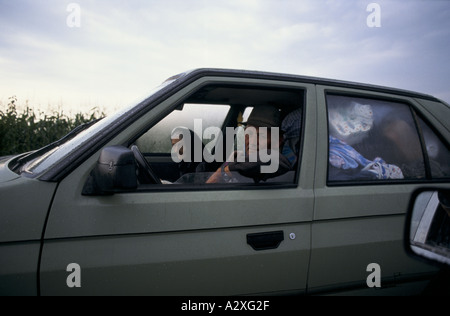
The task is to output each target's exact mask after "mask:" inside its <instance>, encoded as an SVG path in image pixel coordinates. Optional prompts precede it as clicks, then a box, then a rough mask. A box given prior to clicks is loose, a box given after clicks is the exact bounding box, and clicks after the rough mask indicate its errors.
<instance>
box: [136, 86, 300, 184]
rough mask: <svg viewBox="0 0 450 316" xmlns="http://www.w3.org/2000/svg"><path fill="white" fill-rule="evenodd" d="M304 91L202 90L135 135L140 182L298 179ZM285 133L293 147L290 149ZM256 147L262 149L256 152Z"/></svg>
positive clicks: (252, 182)
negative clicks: (286, 130) (285, 122)
mask: <svg viewBox="0 0 450 316" xmlns="http://www.w3.org/2000/svg"><path fill="white" fill-rule="evenodd" d="M208 96H209V97H208ZM303 97H304V93H303V91H297V90H293V91H285V90H280V91H279V90H267V89H263V88H259V89H256V88H242V87H221V86H219V87H215V86H213V87H207V88H204V91H202V90H200V91H199V92H198V93H197V94H194V95H193V96H191V97H190V98H189V99H187V100H186V101H185V103H183V104H182V105H180V106H178V107H177V108H176V109H174V110H173V111H172V112H171V113H170V114H168V115H167V116H165V117H164V118H162V119H161V120H160V121H159V122H158V123H157V124H155V125H154V126H152V127H151V128H149V129H148V130H147V131H146V132H145V133H143V134H142V135H140V136H139V137H138V138H137V139H136V140H134V142H133V144H132V145H133V148H134V150H135V151H136V148H137V150H138V152H139V154H138V155H137V156H139V157H140V159H139V160H140V163H138V179H139V182H140V185H152V184H153V185H154V183H155V182H156V183H158V184H159V183H160V182H161V183H162V184H163V185H181V184H184V185H192V184H197V185H210V184H237V183H241V184H247V185H248V184H250V185H254V184H255V183H257V184H259V183H266V182H268V183H273V182H275V183H280V182H281V183H291V184H292V183H294V179H295V174H296V170H295V169H296V166H297V165H298V164H297V161H298V159H296V158H298V156H299V152H298V150H299V143H300V128H301V127H300V125H301V104H302V101H303ZM200 99H201V100H200ZM271 99H274V100H275V99H277V100H281V101H282V102H279V103H278V104H274V102H271ZM199 101H201V102H199ZM221 101H223V102H221ZM226 101H234V102H229V103H228V102H226ZM283 101H284V102H283ZM293 112H294V114H295V115H289V114H291V113H293ZM287 116H289V124H287V125H286V124H285V125H286V126H288V128H289V133H286V134H285V133H284V131H282V122H283V120H284V119H285V118H286V117H287ZM297 125H298V126H297ZM297 134H298V135H297ZM284 135H288V136H289V137H290V141H289V145H292V146H291V148H294V149H293V150H290V151H289V150H286V148H287V147H289V146H284V145H285V142H284V141H283V136H284ZM295 142H296V143H297V144H295ZM286 144H288V142H286ZM294 150H295V151H297V152H294ZM252 151H253V152H256V153H257V154H255V155H254V156H251V154H250V153H251V152H252ZM261 152H265V153H266V155H265V156H263V155H262V154H261ZM286 152H287V155H288V156H287V157H285V156H284V154H285V153H286ZM135 154H136V153H135ZM266 158H267V159H266ZM264 159H266V160H264ZM272 169H273V170H272ZM139 174H141V176H139ZM143 174H151V176H150V177H145V176H142V175H143ZM146 178H147V180H148V179H149V178H152V179H153V181H147V180H146ZM155 179H156V180H158V179H160V180H161V181H159V180H158V181H155Z"/></svg>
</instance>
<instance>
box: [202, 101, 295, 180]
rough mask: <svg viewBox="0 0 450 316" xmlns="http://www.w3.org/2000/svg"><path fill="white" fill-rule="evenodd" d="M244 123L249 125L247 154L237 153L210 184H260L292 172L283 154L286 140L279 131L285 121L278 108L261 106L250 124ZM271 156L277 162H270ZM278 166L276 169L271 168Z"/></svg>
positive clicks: (251, 116)
mask: <svg viewBox="0 0 450 316" xmlns="http://www.w3.org/2000/svg"><path fill="white" fill-rule="evenodd" d="M242 124H243V125H245V126H246V128H245V132H246V137H245V152H244V153H242V152H238V151H235V152H233V154H232V155H231V156H230V157H229V158H228V159H227V161H226V162H225V163H224V164H223V165H222V166H221V167H220V168H219V169H218V170H217V171H216V172H215V173H214V174H213V175H212V176H211V177H210V178H209V179H208V181H207V182H206V183H239V182H247V181H248V180H249V179H252V180H253V181H254V182H255V183H259V182H261V181H267V180H268V179H271V178H275V177H278V176H281V175H283V174H285V173H286V172H288V171H290V170H291V164H290V162H289V160H288V159H287V158H286V157H284V156H283V155H282V154H281V152H280V148H281V144H282V140H283V138H282V135H281V133H280V131H279V129H280V125H281V121H280V111H279V110H278V109H277V108H275V107H273V106H268V105H263V106H257V107H255V108H254V109H253V111H252V113H251V114H250V117H249V118H248V121H247V122H246V123H242ZM264 128H265V129H264ZM277 135H278V137H277ZM265 154H266V155H265ZM267 155H270V157H271V158H272V159H273V160H275V162H274V161H267V160H266V159H265V158H267ZM255 158H256V159H255ZM274 163H275V168H273V169H271V168H270V167H272V166H273V165H274ZM269 169H270V170H269Z"/></svg>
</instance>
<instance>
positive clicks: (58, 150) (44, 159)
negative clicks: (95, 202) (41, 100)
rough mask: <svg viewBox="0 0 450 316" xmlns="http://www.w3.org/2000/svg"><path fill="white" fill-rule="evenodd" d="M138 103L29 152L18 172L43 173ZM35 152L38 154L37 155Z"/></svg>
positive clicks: (164, 84) (167, 83) (166, 82)
mask: <svg viewBox="0 0 450 316" xmlns="http://www.w3.org/2000/svg"><path fill="white" fill-rule="evenodd" d="M179 77H180V76H176V77H172V78H170V79H168V80H166V81H165V82H164V83H163V84H161V85H160V86H158V87H157V88H156V89H154V90H153V91H152V92H151V93H150V95H149V94H146V96H145V97H144V98H140V99H137V101H142V100H145V99H147V98H149V97H151V96H152V95H153V94H155V93H157V92H158V91H160V90H162V89H163V88H165V87H167V86H169V85H170V84H172V83H173V82H174V81H176V80H177V79H178V78H179ZM139 103H141V102H133V103H130V105H128V106H126V107H124V108H122V109H120V110H118V111H117V112H116V113H114V114H112V115H110V116H107V117H105V118H104V119H102V120H99V121H97V122H93V123H92V124H91V125H90V126H87V127H86V128H84V129H81V130H80V131H75V136H74V137H67V140H66V141H64V140H65V138H66V137H64V138H62V141H58V142H56V143H54V144H50V145H49V146H46V147H44V148H42V149H40V150H37V151H36V152H35V153H34V155H33V153H32V154H31V155H33V156H32V159H26V158H27V156H25V157H23V158H22V160H24V162H23V164H22V165H21V166H20V168H18V169H19V173H20V174H26V175H29V176H36V175H39V174H41V173H44V172H45V171H46V170H48V169H50V168H51V167H52V166H54V165H55V164H56V163H57V162H59V161H61V160H62V159H65V158H66V157H67V156H68V155H70V153H72V152H73V151H75V150H77V148H79V147H80V146H82V145H83V144H84V143H85V142H87V141H89V140H90V139H91V138H92V137H94V136H95V135H97V134H98V133H100V132H101V131H102V130H103V129H104V128H106V127H107V126H108V125H110V124H111V123H113V122H114V121H116V120H118V119H119V118H120V117H122V116H123V115H124V114H125V113H127V112H129V111H131V110H132V109H133V108H134V107H135V106H136V105H137V104H139ZM71 133H72V132H71ZM71 133H69V134H68V135H70V134H71ZM52 145H54V146H52ZM47 147H48V149H47ZM46 149H47V150H46ZM36 153H37V154H38V155H37V156H36Z"/></svg>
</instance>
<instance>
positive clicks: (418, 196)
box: [404, 189, 450, 266]
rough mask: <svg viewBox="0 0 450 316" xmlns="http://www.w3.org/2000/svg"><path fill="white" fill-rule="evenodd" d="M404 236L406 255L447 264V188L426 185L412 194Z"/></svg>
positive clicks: (449, 224) (449, 213)
mask: <svg viewBox="0 0 450 316" xmlns="http://www.w3.org/2000/svg"><path fill="white" fill-rule="evenodd" d="M404 239H405V247H406V251H407V252H408V253H409V254H410V255H412V256H414V257H416V258H421V259H424V260H426V261H427V262H430V263H434V264H438V265H444V266H450V190H441V189H438V190H430V189H427V190H420V191H417V192H416V193H415V194H414V195H413V199H412V201H411V204H410V208H409V210H408V215H407V220H406V227H405V237H404Z"/></svg>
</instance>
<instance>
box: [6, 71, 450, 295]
mask: <svg viewBox="0 0 450 316" xmlns="http://www.w3.org/2000/svg"><path fill="white" fill-rule="evenodd" d="M269 113H271V114H270V115H269ZM252 126H254V127H256V128H255V129H254V131H256V134H258V135H259V137H260V138H259V139H258V141H257V143H255V144H253V145H254V146H253V147H252V142H251V140H249V139H250V138H251V135H250V132H248V131H250V130H251V129H250V127H252ZM176 130H181V131H185V132H186V131H188V132H187V133H185V134H183V133H181V132H180V133H179V134H178V135H174V131H176ZM266 132H267V133H266ZM269 132H270V133H269ZM181 135H183V137H181ZM264 135H265V138H264ZM189 139H190V140H189ZM269 139H271V146H266V156H267V157H268V158H269V159H266V160H264V159H263V156H262V154H261V152H262V151H263V150H262V148H263V144H264V143H265V140H267V143H270V142H269ZM247 143H248V144H250V145H248V144H247ZM180 144H182V146H181V145H180ZM191 144H192V146H190V145H191ZM449 144H450V107H449V105H448V104H446V103H444V102H442V101H440V100H438V99H436V98H434V97H432V96H429V95H424V94H420V93H416V92H411V91H404V90H398V89H392V88H387V87H379V86H373V85H366V84H358V83H351V82H343V81H335V80H328V79H320V78H313V77H304V76H295V75H284V74H276V73H265V72H254V71H239V70H223V69H197V70H193V71H189V72H186V73H183V74H180V75H177V76H174V77H172V78H170V79H168V80H167V81H165V82H164V83H163V84H162V85H161V86H160V87H158V88H157V89H156V90H155V91H154V92H153V93H152V94H151V95H150V96H149V97H148V98H147V99H145V100H143V101H142V102H140V103H138V104H137V105H136V104H134V105H132V106H130V107H127V108H124V109H123V110H121V111H120V112H118V113H116V114H114V115H112V116H109V117H107V118H104V119H102V120H100V121H98V122H92V123H91V124H87V125H84V126H80V127H79V128H77V129H76V130H74V131H73V132H71V133H70V134H69V135H67V136H66V137H64V138H63V139H61V140H60V141H58V142H56V143H53V144H49V145H48V146H46V147H44V148H42V149H40V150H37V151H35V152H30V153H25V154H22V155H19V156H16V157H4V158H0V203H1V207H0V294H1V295H43V296H44V295H158V296H163V295H164V296H165V295H220V296H222V295H225V296H229V295H279V294H281V295H291V294H307V295H314V294H369V295H371V294H373V295H378V294H388V295H390V294H408V295H415V294H419V293H421V291H423V290H424V289H425V288H426V286H427V285H428V282H429V280H431V279H432V278H433V277H434V276H435V275H436V272H437V271H438V270H437V269H436V268H435V267H433V266H431V265H428V264H425V263H423V262H420V261H417V260H414V259H413V258H411V257H410V256H408V255H407V253H406V252H405V250H404V247H403V232H404V226H405V214H406V212H407V210H408V206H409V204H410V202H411V201H410V200H411V197H412V194H413V192H414V191H415V190H416V189H418V188H427V187H430V188H431V187H432V188H442V189H446V188H447V189H448V188H450V151H449V148H450V147H449ZM269 147H270V148H269ZM251 148H253V151H254V152H257V153H258V154H257V155H256V156H255V157H256V158H255V159H254V160H251V156H249V152H250V151H251ZM255 148H256V151H255ZM182 149H183V150H182ZM189 152H190V154H189ZM239 153H241V154H242V153H243V154H242V155H241V156H239ZM233 155H234V156H233ZM238 156H239V157H241V158H242V159H241V160H239V158H238ZM230 157H231V159H230ZM233 157H234V158H235V159H234V160H233ZM249 157H250V158H249ZM267 157H266V158H267ZM191 158H192V159H191ZM270 164H272V165H271V166H275V168H274V170H272V171H266V172H263V167H269V165H270ZM255 167H256V168H255ZM258 168H259V169H258ZM250 169H251V170H250ZM255 170H256V171H255Z"/></svg>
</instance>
